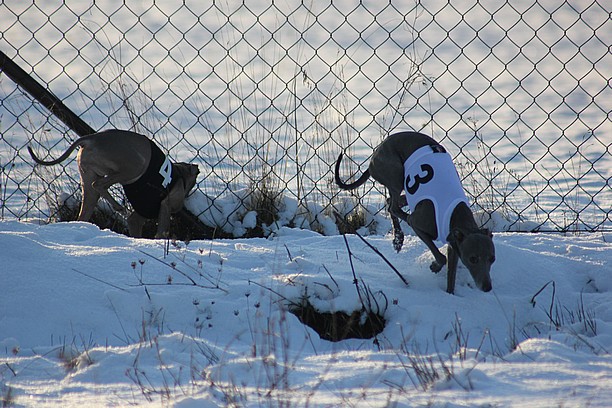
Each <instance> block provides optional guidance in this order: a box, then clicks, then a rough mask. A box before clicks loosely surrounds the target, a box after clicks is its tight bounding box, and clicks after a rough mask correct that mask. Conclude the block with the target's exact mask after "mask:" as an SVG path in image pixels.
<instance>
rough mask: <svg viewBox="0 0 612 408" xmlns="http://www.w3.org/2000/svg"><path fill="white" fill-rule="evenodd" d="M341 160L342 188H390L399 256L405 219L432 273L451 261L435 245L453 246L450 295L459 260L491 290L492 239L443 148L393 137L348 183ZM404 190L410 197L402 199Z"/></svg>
mask: <svg viewBox="0 0 612 408" xmlns="http://www.w3.org/2000/svg"><path fill="white" fill-rule="evenodd" d="M341 161H342V153H340V156H339V157H338V160H337V161H336V168H335V177H336V184H337V185H338V187H340V188H341V189H343V190H352V189H355V188H357V187H359V186H361V185H362V184H364V183H365V182H366V181H367V180H368V178H369V177H370V176H372V178H373V179H374V180H376V181H378V182H379V183H381V184H382V185H384V186H385V187H387V190H388V191H389V195H390V198H389V199H388V200H387V203H388V208H389V213H390V214H391V221H392V223H393V232H394V239H393V246H394V247H395V250H396V251H398V252H399V251H400V250H401V248H402V245H403V243H404V233H403V232H402V230H401V227H400V225H399V219H402V220H404V221H405V222H406V223H408V225H410V226H411V227H412V229H413V230H414V232H415V233H416V235H417V236H418V237H419V238H420V239H421V240H422V241H423V242H424V243H425V245H427V247H428V248H429V250H430V251H431V253H432V254H433V256H434V258H435V260H434V261H433V262H432V263H431V265H430V269H431V270H432V272H435V273H437V272H439V271H440V270H441V269H442V267H443V266H444V265H445V264H446V261H447V260H446V257H445V256H444V255H442V253H441V252H440V250H439V249H438V247H437V246H436V244H435V243H434V241H438V242H440V243H442V244H444V243H448V252H447V255H448V266H447V270H448V273H447V281H446V291H447V292H448V293H451V294H452V293H454V291H455V279H456V275H457V262H458V259H461V262H463V264H464V265H465V266H466V267H467V268H468V270H469V271H470V274H471V275H472V278H473V279H474V282H475V283H476V285H477V286H478V288H479V289H480V290H482V291H484V292H488V291H490V290H491V289H492V284H491V276H490V270H491V264H492V263H493V262H494V261H495V247H494V245H493V239H492V238H493V235H492V234H491V232H490V231H489V230H487V229H480V228H479V227H478V225H477V224H476V221H475V220H474V215H473V214H472V211H471V210H470V208H469V204H468V200H467V198H466V197H465V192H464V191H463V187H462V186H461V180H460V179H459V175H458V174H457V170H456V169H455V166H454V164H453V162H452V158H451V157H450V155H449V154H448V153H447V152H446V150H445V149H444V147H442V146H441V145H440V144H438V143H437V142H436V141H435V140H434V139H432V138H431V137H429V136H427V135H424V134H422V133H417V132H401V133H395V134H392V135H390V136H388V137H387V138H386V139H385V140H384V141H383V142H382V143H381V144H380V145H379V146H378V147H377V148H376V149H375V150H374V153H373V154H372V159H371V161H370V165H369V167H368V169H367V170H366V171H365V172H364V173H363V174H362V175H361V177H359V179H358V180H356V181H355V182H353V183H349V184H347V183H345V182H343V181H342V180H341V179H340V162H341ZM402 191H404V192H405V194H406V195H405V196H403V195H401V194H402ZM406 204H408V206H409V207H410V212H411V213H410V215H408V214H406V213H405V212H404V211H403V210H402V207H403V206H405V205H406ZM398 218H399V219H398Z"/></svg>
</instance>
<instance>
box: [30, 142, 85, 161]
mask: <svg viewBox="0 0 612 408" xmlns="http://www.w3.org/2000/svg"><path fill="white" fill-rule="evenodd" d="M83 142H84V140H83V138H80V139H77V140H76V141H75V142H74V143H72V144H71V145H70V147H69V148H68V150H66V151H65V152H64V153H63V154H62V155H61V156H60V157H58V158H57V159H55V160H49V161H45V160H41V159H39V158H38V157H37V156H36V155H35V154H34V151H33V150H32V148H31V147H30V146H28V152H29V153H30V156H32V160H34V161H35V162H36V163H37V164H41V165H43V166H53V165H54V164H59V163H61V162H63V161H64V160H66V159H67V158H68V156H70V154H71V153H72V152H73V151H74V149H76V148H77V147H78V146H80V145H81V144H82V143H83Z"/></svg>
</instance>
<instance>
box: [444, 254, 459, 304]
mask: <svg viewBox="0 0 612 408" xmlns="http://www.w3.org/2000/svg"><path fill="white" fill-rule="evenodd" d="M447 255H448V267H447V274H446V292H447V293H450V294H451V295H452V294H454V293H455V280H456V279H457V263H458V262H459V254H457V251H455V250H454V249H453V247H452V246H451V245H449V246H448V253H447Z"/></svg>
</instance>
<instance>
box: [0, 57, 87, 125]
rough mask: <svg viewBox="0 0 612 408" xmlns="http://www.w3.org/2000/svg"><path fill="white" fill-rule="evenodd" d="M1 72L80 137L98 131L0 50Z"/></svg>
mask: <svg viewBox="0 0 612 408" xmlns="http://www.w3.org/2000/svg"><path fill="white" fill-rule="evenodd" d="M0 70H1V71H2V72H3V73H4V74H6V75H7V76H8V77H9V78H11V79H12V80H13V81H14V82H15V83H16V84H17V85H19V86H20V87H21V88H23V89H24V90H25V91H26V92H27V93H29V94H30V95H31V96H32V97H33V98H34V99H36V100H37V101H38V102H40V103H41V104H42V105H44V106H45V107H46V108H47V109H49V111H51V113H52V114H53V115H55V116H56V117H57V118H58V119H59V120H61V121H62V122H64V124H66V126H68V127H69V128H70V129H72V130H73V131H74V132H75V133H76V134H78V135H79V136H85V135H90V134H92V133H96V131H95V130H94V129H93V128H92V127H91V126H89V125H88V124H87V123H85V121H83V119H81V118H80V117H78V116H77V115H76V114H75V113H74V112H73V111H71V110H70V109H69V108H68V107H67V106H66V105H64V103H63V102H62V101H61V100H60V99H59V98H58V97H57V96H55V95H53V94H52V93H51V92H50V91H49V90H47V89H46V88H44V87H43V86H42V85H40V84H39V83H38V82H37V81H36V80H35V79H34V78H32V77H31V76H30V75H28V73H27V72H25V71H24V70H23V69H21V67H19V65H17V64H16V63H15V62H13V60H11V59H10V58H9V57H8V56H7V55H6V54H5V53H4V52H2V51H1V50H0Z"/></svg>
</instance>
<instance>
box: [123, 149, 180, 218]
mask: <svg viewBox="0 0 612 408" xmlns="http://www.w3.org/2000/svg"><path fill="white" fill-rule="evenodd" d="M150 142H151V160H150V161H149V166H148V167H147V170H146V171H145V173H144V174H143V175H142V176H141V177H140V178H139V179H138V180H136V181H135V182H133V183H131V184H124V185H123V191H124V192H125V195H126V197H127V199H128V201H129V202H130V204H132V207H133V208H134V211H136V212H137V213H138V214H140V215H142V216H143V217H145V218H149V219H150V218H157V216H158V215H159V209H160V207H161V202H162V200H163V199H164V198H166V197H167V196H168V192H169V191H170V188H171V187H172V184H173V183H174V182H175V181H176V180H177V179H178V178H177V177H173V176H174V174H173V173H174V172H173V166H172V163H171V162H170V159H169V158H168V157H167V156H166V155H165V154H164V153H163V152H162V151H161V149H160V148H159V147H158V146H157V145H156V144H155V142H153V140H150Z"/></svg>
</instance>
